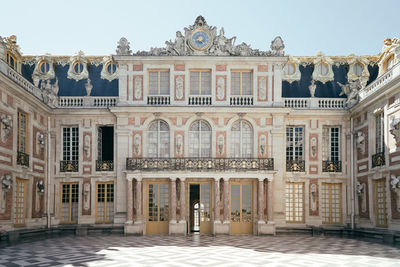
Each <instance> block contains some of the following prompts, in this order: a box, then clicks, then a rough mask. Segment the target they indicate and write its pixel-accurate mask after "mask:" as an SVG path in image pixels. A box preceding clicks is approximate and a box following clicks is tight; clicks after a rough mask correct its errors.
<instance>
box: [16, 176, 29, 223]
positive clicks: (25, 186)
mask: <svg viewBox="0 0 400 267" xmlns="http://www.w3.org/2000/svg"><path fill="white" fill-rule="evenodd" d="M15 180H16V187H15V218H14V225H15V226H24V225H25V221H26V214H27V210H26V208H27V207H26V205H27V201H26V200H27V197H26V196H27V193H28V188H27V186H28V180H25V179H21V178H16V179H15ZM18 184H24V195H23V196H24V197H23V198H24V199H23V216H22V217H23V223H17V216H18V215H19V213H17V210H18V203H19V201H18V199H19V198H18V188H19V186H18Z"/></svg>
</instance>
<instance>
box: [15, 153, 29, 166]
mask: <svg viewBox="0 0 400 267" xmlns="http://www.w3.org/2000/svg"><path fill="white" fill-rule="evenodd" d="M17 164H18V165H21V166H25V167H29V155H28V154H26V153H24V152H20V151H17Z"/></svg>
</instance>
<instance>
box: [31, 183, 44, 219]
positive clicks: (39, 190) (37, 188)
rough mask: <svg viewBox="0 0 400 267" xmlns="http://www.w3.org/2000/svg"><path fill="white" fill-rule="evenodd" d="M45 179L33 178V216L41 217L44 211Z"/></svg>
mask: <svg viewBox="0 0 400 267" xmlns="http://www.w3.org/2000/svg"><path fill="white" fill-rule="evenodd" d="M44 193H45V192H44V179H43V178H41V177H34V178H33V186H32V218H41V217H42V216H43V213H44V196H45V194H44Z"/></svg>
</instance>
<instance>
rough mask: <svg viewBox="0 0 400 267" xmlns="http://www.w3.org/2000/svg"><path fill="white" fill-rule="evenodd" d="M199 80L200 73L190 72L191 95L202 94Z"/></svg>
mask: <svg viewBox="0 0 400 267" xmlns="http://www.w3.org/2000/svg"><path fill="white" fill-rule="evenodd" d="M199 79H200V73H199V72H198V71H193V72H190V95H199V94H200V86H199Z"/></svg>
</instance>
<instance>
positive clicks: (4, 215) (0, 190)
mask: <svg viewBox="0 0 400 267" xmlns="http://www.w3.org/2000/svg"><path fill="white" fill-rule="evenodd" d="M12 196H13V180H12V176H11V173H6V172H4V171H1V170H0V220H10V219H11V210H12V200H13V199H12Z"/></svg>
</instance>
